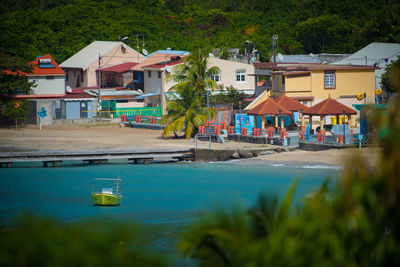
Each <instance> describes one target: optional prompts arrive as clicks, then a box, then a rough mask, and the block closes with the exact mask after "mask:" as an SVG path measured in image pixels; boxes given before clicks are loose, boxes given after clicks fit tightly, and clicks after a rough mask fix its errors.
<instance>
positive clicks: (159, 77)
mask: <svg viewBox="0 0 400 267" xmlns="http://www.w3.org/2000/svg"><path fill="white" fill-rule="evenodd" d="M158 79H161V71H159V72H158Z"/></svg>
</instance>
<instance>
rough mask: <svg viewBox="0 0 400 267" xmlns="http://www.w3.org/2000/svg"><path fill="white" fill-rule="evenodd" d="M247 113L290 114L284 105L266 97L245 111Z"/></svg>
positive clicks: (261, 114)
mask: <svg viewBox="0 0 400 267" xmlns="http://www.w3.org/2000/svg"><path fill="white" fill-rule="evenodd" d="M247 114H249V115H260V116H264V115H291V114H292V113H291V112H290V111H289V110H287V109H286V108H285V107H283V106H281V105H280V104H278V103H276V102H275V101H273V100H272V99H270V98H268V99H267V100H265V101H264V102H262V103H261V104H259V105H257V106H255V107H254V108H252V109H250V110H249V111H247Z"/></svg>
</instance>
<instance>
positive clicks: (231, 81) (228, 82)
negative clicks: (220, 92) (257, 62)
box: [208, 58, 255, 93]
mask: <svg viewBox="0 0 400 267" xmlns="http://www.w3.org/2000/svg"><path fill="white" fill-rule="evenodd" d="M213 66H217V67H218V68H219V69H220V71H221V72H220V82H218V84H223V85H224V86H225V87H229V86H233V87H234V88H236V89H238V90H252V92H253V93H254V90H255V83H254V76H249V74H254V66H253V65H251V64H246V63H239V62H234V61H230V60H224V59H219V58H209V59H208V67H209V68H211V67H213ZM238 70H245V72H246V79H245V81H239V82H238V81H236V72H237V71H238Z"/></svg>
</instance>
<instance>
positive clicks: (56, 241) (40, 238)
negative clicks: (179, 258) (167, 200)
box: [0, 215, 166, 266]
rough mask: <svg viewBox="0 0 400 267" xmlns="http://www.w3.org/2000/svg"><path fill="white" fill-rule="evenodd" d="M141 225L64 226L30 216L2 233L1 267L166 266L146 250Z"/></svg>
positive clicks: (93, 224)
mask: <svg viewBox="0 0 400 267" xmlns="http://www.w3.org/2000/svg"><path fill="white" fill-rule="evenodd" d="M141 230H142V229H141V228H140V227H139V226H138V225H122V224H115V223H110V222H109V223H101V224H99V223H95V222H84V223H77V224H68V225H62V224H60V223H58V222H56V221H54V220H50V219H44V218H37V217H33V216H30V215H25V216H23V217H21V218H20V219H19V221H18V223H17V225H16V226H15V228H11V229H1V230H0V265H1V266H165V265H166V264H165V261H164V260H162V258H161V257H159V256H157V255H153V254H150V253H149V252H148V251H147V250H146V249H145V243H146V240H144V239H143V238H142V237H141V235H140V231H141Z"/></svg>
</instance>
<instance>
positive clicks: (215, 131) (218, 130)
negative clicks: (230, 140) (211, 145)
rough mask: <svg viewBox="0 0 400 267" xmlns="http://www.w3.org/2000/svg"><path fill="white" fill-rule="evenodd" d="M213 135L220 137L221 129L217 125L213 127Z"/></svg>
mask: <svg viewBox="0 0 400 267" xmlns="http://www.w3.org/2000/svg"><path fill="white" fill-rule="evenodd" d="M214 134H215V135H220V134H221V129H220V126H219V125H215V126H214Z"/></svg>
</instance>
